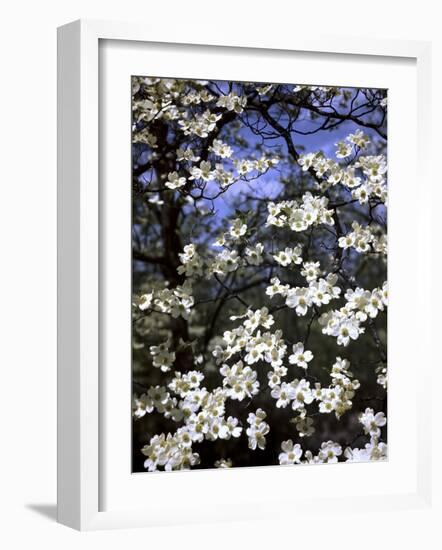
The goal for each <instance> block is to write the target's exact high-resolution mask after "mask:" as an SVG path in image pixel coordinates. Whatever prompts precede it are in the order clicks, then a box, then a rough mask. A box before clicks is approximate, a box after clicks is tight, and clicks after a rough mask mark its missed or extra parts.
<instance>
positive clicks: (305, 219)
mask: <svg viewBox="0 0 442 550" xmlns="http://www.w3.org/2000/svg"><path fill="white" fill-rule="evenodd" d="M328 202H329V201H328V199H327V197H320V196H315V195H312V193H310V192H307V193H305V194H304V195H303V196H302V201H296V200H292V201H281V202H278V203H274V202H270V203H269V205H268V207H267V210H268V216H267V225H268V226H275V227H288V228H289V229H291V230H292V231H296V232H300V231H305V230H306V229H308V227H310V226H313V225H319V224H326V225H334V219H333V210H330V209H327V205H328Z"/></svg>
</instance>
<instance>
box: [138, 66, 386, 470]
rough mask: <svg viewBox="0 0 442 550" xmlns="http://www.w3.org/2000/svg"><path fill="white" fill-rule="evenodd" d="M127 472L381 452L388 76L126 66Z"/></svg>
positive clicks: (362, 457)
mask: <svg viewBox="0 0 442 550" xmlns="http://www.w3.org/2000/svg"><path fill="white" fill-rule="evenodd" d="M131 84H132V105H131V108H132V136H131V138H132V228H131V229H132V235H131V239H132V386H133V388H132V391H133V395H132V404H133V405H132V449H131V453H132V471H133V472H154V471H166V472H169V471H176V470H189V469H190V470H193V469H201V468H232V467H244V466H249V467H250V466H272V465H273V466H278V465H290V466H293V465H294V466H296V465H300V464H323V463H334V462H354V461H364V462H368V461H378V460H386V459H387V303H388V291H387V90H385V89H372V88H351V87H346V86H344V85H343V86H328V85H322V84H321V85H305V84H296V83H293V84H276V83H250V82H231V81H214V80H185V79H171V78H159V77H155V76H133V77H132V83H131Z"/></svg>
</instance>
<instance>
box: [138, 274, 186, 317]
mask: <svg viewBox="0 0 442 550" xmlns="http://www.w3.org/2000/svg"><path fill="white" fill-rule="evenodd" d="M191 292H192V285H191V283H190V281H189V280H186V281H185V283H184V284H183V285H181V286H180V285H178V286H176V287H175V288H173V289H169V288H163V289H162V290H152V291H151V292H148V293H147V294H143V295H141V296H140V298H139V301H138V308H139V309H140V310H141V311H146V310H149V309H152V310H154V311H158V312H161V313H167V314H168V315H171V316H172V317H174V318H175V319H176V318H177V317H183V318H184V319H188V318H189V316H190V314H191V311H192V307H193V305H194V303H195V300H194V298H193V296H192V294H191Z"/></svg>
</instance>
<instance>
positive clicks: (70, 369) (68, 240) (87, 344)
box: [58, 21, 431, 530]
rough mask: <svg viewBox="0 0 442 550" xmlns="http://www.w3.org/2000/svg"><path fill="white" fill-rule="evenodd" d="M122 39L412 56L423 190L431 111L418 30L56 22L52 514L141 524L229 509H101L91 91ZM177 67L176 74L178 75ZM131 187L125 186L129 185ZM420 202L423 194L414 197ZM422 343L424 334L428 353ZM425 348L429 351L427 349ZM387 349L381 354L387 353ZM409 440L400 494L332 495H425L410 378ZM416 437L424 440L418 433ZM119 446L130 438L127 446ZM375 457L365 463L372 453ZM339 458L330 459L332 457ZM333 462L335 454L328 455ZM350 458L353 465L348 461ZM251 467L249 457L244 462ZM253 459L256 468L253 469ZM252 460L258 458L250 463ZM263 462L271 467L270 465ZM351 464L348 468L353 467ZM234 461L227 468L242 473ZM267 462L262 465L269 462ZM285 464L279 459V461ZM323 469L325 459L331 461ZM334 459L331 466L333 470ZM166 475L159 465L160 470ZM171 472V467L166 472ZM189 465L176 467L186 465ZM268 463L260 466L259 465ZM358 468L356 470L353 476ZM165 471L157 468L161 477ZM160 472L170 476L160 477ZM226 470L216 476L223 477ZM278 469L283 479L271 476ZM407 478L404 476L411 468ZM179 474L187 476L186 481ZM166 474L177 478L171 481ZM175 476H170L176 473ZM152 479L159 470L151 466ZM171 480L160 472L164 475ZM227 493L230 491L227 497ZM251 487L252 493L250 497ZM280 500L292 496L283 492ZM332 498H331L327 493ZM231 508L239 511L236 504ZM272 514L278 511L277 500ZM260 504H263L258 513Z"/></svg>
mask: <svg viewBox="0 0 442 550" xmlns="http://www.w3.org/2000/svg"><path fill="white" fill-rule="evenodd" d="M103 40H106V41H125V42H127V43H129V44H135V43H138V44H139V43H146V44H149V43H150V44H156V43H167V44H171V45H172V44H174V45H178V46H179V45H180V44H181V45H183V46H184V45H186V47H188V46H189V45H193V46H198V47H200V48H201V47H207V48H209V47H210V48H213V47H214V46H215V47H218V48H225V47H228V48H229V49H230V50H229V51H230V52H231V55H233V56H234V55H235V49H236V50H237V51H238V53H240V52H244V51H245V48H248V49H253V50H258V49H259V50H260V51H264V50H267V51H272V52H273V53H274V54H276V55H278V51H280V52H281V55H282V52H287V51H288V52H309V53H311V54H318V55H319V54H324V53H327V54H331V55H340V56H342V55H345V56H376V57H379V58H393V61H394V59H398V60H399V59H401V58H407V59H411V60H412V61H413V62H414V63H415V64H416V71H417V77H416V78H417V84H418V90H417V106H416V108H417V113H418V124H417V143H418V145H417V150H416V155H417V157H418V158H419V166H420V167H421V168H420V178H421V180H422V181H423V185H425V186H426V187H425V189H427V192H429V190H430V181H429V173H428V168H426V167H427V166H428V164H429V163H428V162H426V158H425V157H426V155H427V154H428V153H427V150H428V147H427V145H428V142H429V117H430V98H429V85H428V83H429V80H430V50H431V47H430V44H429V43H426V42H414V41H396V40H381V39H378V40H372V39H370V40H369V39H363V38H354V37H353V38H351V37H348V38H347V37H342V36H334V37H333V36H331V37H317V38H311V37H309V36H307V35H302V34H299V33H297V34H296V35H295V36H293V37H287V36H281V37H279V38H278V40H273V39H272V40H270V42H269V41H268V40H267V39H266V38H265V37H258V36H254V35H253V33H251V32H248V31H247V29H244V33H243V34H242V35H241V37H238V38H237V39H235V40H234V41H233V40H230V39H225V38H224V37H223V35H222V33H221V32H218V33H213V32H211V34H210V36H204V34H203V33H202V34H201V35H200V36H198V37H189V36H187V35H186V31H185V29H183V30H182V31H181V33H176V32H174V33H173V35H168V34H167V33H165V32H164V30H163V29H162V28H161V27H158V28H155V27H152V28H147V27H146V26H144V25H137V24H133V23H131V24H128V23H119V22H102V21H76V22H73V23H70V24H68V25H65V26H63V27H61V28H60V29H59V31H58V189H59V191H58V213H59V214H58V235H59V237H58V289H59V290H58V521H59V522H60V523H63V524H65V525H68V526H70V527H73V528H76V529H80V530H91V529H104V528H116V527H140V526H142V527H147V526H152V525H160V524H173V523H182V522H192V521H201V520H203V521H212V520H213V521H215V520H225V521H228V520H229V512H228V511H225V510H223V506H222V505H221V504H222V503H219V504H218V505H217V504H214V506H213V508H210V506H209V507H207V505H206V506H205V508H206V509H207V510H206V511H204V510H203V509H202V510H201V514H200V515H197V517H193V518H192V517H191V516H190V515H187V514H180V513H179V511H178V509H166V507H165V505H164V504H163V503H160V505H157V506H156V509H155V510H153V509H152V508H150V509H149V507H144V508H140V507H133V506H129V504H128V503H127V502H124V499H123V500H122V503H121V506H119V507H118V508H117V507H113V509H111V510H103V509H102V503H101V496H100V494H101V493H100V483H103V479H104V477H103V472H102V462H101V457H100V449H101V448H102V437H103V434H102V433H101V429H100V411H102V410H103V409H102V408H101V405H100V395H101V392H102V391H103V388H102V387H101V386H100V373H101V367H100V345H99V342H100V335H101V326H100V301H101V299H102V295H101V289H100V280H101V277H102V276H103V273H102V272H101V268H102V264H101V250H100V243H101V240H100V239H101V236H100V222H99V219H100V209H101V208H102V207H103V205H102V203H101V196H100V193H99V189H100V187H99V159H100V148H101V144H100V126H99V113H100V99H99V98H100V94H99V85H100V84H99V75H100V67H99V62H100V61H99V60H100V55H99V48H100V41H103ZM177 76H179V75H177ZM128 189H129V187H128ZM423 202H424V201H423ZM418 217H419V220H420V221H419V241H420V242H421V243H422V242H425V243H426V245H425V246H423V247H422V250H421V252H420V262H417V263H418V264H419V267H418V269H419V272H417V273H416V276H417V277H419V281H420V282H421V283H422V284H421V285H420V287H421V288H420V290H419V305H420V307H421V308H422V309H424V310H427V311H429V308H430V307H431V299H430V286H431V285H430V282H429V281H430V279H429V277H430V276H431V275H430V273H431V270H430V260H429V256H430V254H429V251H430V250H431V236H430V229H429V211H426V210H425V207H422V208H421V210H420V211H419V213H418ZM422 317H423V319H422V325H421V326H420V328H421V329H423V328H424V325H425V323H426V325H425V327H426V328H427V329H428V330H427V331H423V334H425V336H423V338H422V344H421V345H422V349H423V348H424V347H425V345H426V344H428V339H429V338H430V334H431V329H430V328H429V326H428V323H429V320H428V319H429V318H430V316H428V319H427V320H425V315H423V316H422ZM429 350H431V346H427V351H426V353H427V354H429V353H430V351H429ZM427 357H428V358H429V357H430V355H427ZM389 360H390V357H389ZM430 365H431V361H429V360H428V361H423V365H422V372H421V376H424V377H425V379H426V380H427V381H428V379H429V377H430ZM416 399H417V403H418V406H416V409H415V414H416V418H415V419H413V422H415V423H416V430H417V433H416V446H417V445H419V443H421V445H420V448H421V452H420V453H419V454H418V455H416V457H415V459H416V461H415V462H416V464H415V471H414V474H413V475H415V481H416V483H415V486H414V488H413V490H411V491H408V492H407V494H404V493H403V492H391V493H384V494H376V493H374V494H367V495H366V496H361V495H358V496H354V495H351V494H348V495H343V496H339V497H337V498H336V499H335V501H336V504H337V503H339V505H342V506H344V507H346V506H347V507H348V506H355V505H356V504H357V505H358V506H359V507H360V509H361V510H363V509H367V510H368V509H369V508H370V507H373V506H376V508H377V509H390V510H391V509H397V508H399V507H400V508H403V507H407V508H414V507H416V508H417V507H423V506H428V505H429V502H430V500H431V470H430V460H431V457H430V446H429V444H428V441H429V438H430V432H429V423H428V417H429V415H430V402H429V400H428V396H427V395H425V394H424V392H423V391H421V390H420V389H419V388H416ZM423 442H426V443H425V445H424V444H423ZM128 451H129V450H128ZM370 466H371V467H374V466H375V465H370ZM337 467H338V468H339V467H340V466H339V465H337ZM327 468H334V466H327ZM351 468H353V466H351ZM246 470H248V471H249V472H250V469H246ZM255 470H256V469H255ZM258 470H260V469H259V468H258ZM271 470H272V473H271V474H268V476H270V477H268V480H267V482H268V483H271V476H275V475H280V476H283V475H287V474H286V473H285V474H275V469H271ZM354 471H355V470H354ZM249 472H248V473H247V474H244V473H243V474H241V472H240V471H238V470H236V472H234V473H233V474H231V473H230V472H228V473H227V474H228V475H231V479H233V476H236V477H235V483H239V481H240V478H239V477H238V476H241V475H243V476H244V475H247V476H249V477H250V476H252V474H251V473H249ZM269 472H270V470H269ZM286 472H287V471H286ZM330 472H331V470H330ZM335 473H336V470H335V471H334V472H333V475H335ZM195 474H196V475H197V476H199V478H200V479H199V484H202V483H205V484H207V482H210V476H211V475H212V476H213V475H218V476H219V474H221V475H225V474H226V473H225V472H216V473H215V472H211V471H208V472H203V473H200V472H195V473H194V474H191V475H195ZM167 475H169V474H167ZM171 475H173V476H174V479H175V480H178V479H180V478H179V477H178V476H181V475H182V474H181V473H174V474H171ZM186 475H187V476H188V474H186V473H184V476H186ZM266 475H267V474H266ZM357 475H358V474H357V473H356V476H357ZM164 479H165V478H164ZM169 479H170V477H169ZM226 479H227V478H223V479H222V480H221V482H222V483H224V482H225V481H226ZM280 479H282V478H281V477H280ZM413 479H414V478H413ZM188 480H189V477H187V482H188ZM174 482H175V481H174ZM177 482H178V481H176V482H175V483H177ZM155 483H156V485H158V484H159V483H161V480H160V479H159V478H158V477H157V476H156V475H155ZM169 485H170V483H169ZM236 498H237V497H236V496H235V499H236ZM258 498H259V499H260V500H259V502H258V501H257V500H256V499H258ZM277 498H278V494H277V492H273V493H271V494H270V492H269V493H266V491H264V492H263V495H262V498H261V497H256V496H255V497H254V499H253V500H252V501H253V502H254V503H255V505H256V506H255V508H254V509H253V510H250V509H247V508H246V506H244V504H246V503H247V498H245V499H243V500H241V498H240V497H239V500H238V503H239V505H238V513H237V514H235V518H236V519H243V518H244V519H246V518H249V519H250V518H251V517H255V518H259V517H260V515H261V513H263V512H262V510H263V507H264V506H265V502H266V499H267V501H268V502H274V501H277ZM285 502H290V499H288V501H287V500H285ZM330 502H331V501H330V498H329V499H328V500H327V499H322V498H320V497H315V498H313V499H312V501H311V502H310V503H308V504H306V506H304V512H307V513H309V511H310V512H313V510H315V512H316V513H320V512H321V510H326V509H327V508H328V507H329V506H330ZM333 502H334V501H333ZM238 514H239V516H238ZM278 514H279V512H278ZM267 515H268V514H267Z"/></svg>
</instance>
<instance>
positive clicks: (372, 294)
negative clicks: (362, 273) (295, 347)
mask: <svg viewBox="0 0 442 550" xmlns="http://www.w3.org/2000/svg"><path fill="white" fill-rule="evenodd" d="M345 299H346V300H347V302H346V303H345V305H344V307H342V308H340V309H338V310H336V309H335V310H330V311H327V312H326V313H323V314H322V315H321V317H320V318H319V323H320V324H321V326H322V327H323V328H322V332H323V334H327V335H329V336H333V337H335V338H336V339H337V343H338V345H342V346H348V344H349V343H350V341H351V340H357V339H358V338H359V336H360V335H361V334H364V332H365V328H364V327H363V326H361V323H363V322H365V321H367V319H368V318H371V319H374V318H375V317H377V315H378V313H379V312H380V311H383V310H384V309H385V307H386V306H387V305H388V290H387V283H386V282H385V283H384V284H383V286H382V288H375V289H373V290H371V291H369V290H364V289H362V288H359V287H357V288H356V289H355V290H353V289H348V290H347V292H346V293H345Z"/></svg>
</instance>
